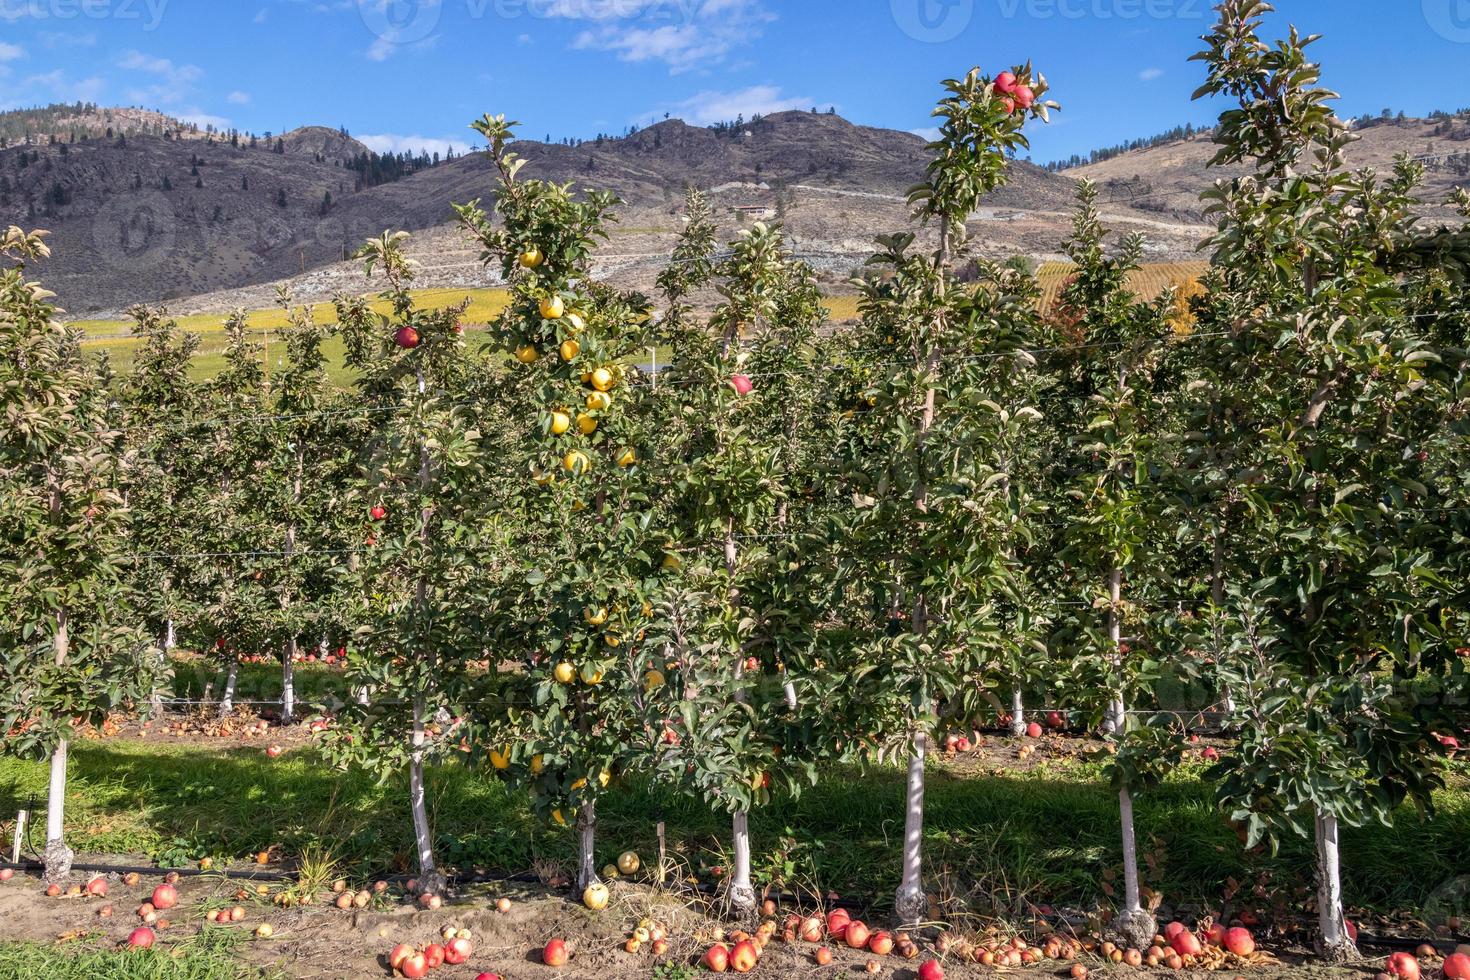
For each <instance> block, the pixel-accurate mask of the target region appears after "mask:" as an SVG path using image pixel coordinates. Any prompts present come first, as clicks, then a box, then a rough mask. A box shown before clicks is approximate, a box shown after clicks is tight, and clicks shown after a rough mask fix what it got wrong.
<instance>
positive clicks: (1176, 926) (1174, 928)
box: [1164, 922, 1187, 940]
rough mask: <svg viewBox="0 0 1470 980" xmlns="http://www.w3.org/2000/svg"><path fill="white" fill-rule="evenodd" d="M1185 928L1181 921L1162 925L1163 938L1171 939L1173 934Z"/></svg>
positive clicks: (1175, 934) (1177, 933)
mask: <svg viewBox="0 0 1470 980" xmlns="http://www.w3.org/2000/svg"><path fill="white" fill-rule="evenodd" d="M1186 928H1187V926H1185V924H1184V923H1182V922H1171V923H1169V924H1168V925H1166V926H1164V938H1165V939H1166V940H1172V939H1173V938H1174V937H1175V936H1177V935H1179V934H1180V933H1181V932H1183V931H1184V930H1185V929H1186Z"/></svg>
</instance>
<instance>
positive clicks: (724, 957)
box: [704, 943, 730, 973]
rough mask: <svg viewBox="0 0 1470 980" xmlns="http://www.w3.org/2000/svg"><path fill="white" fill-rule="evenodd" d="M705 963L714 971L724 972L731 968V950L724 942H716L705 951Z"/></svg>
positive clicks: (707, 967) (706, 966)
mask: <svg viewBox="0 0 1470 980" xmlns="http://www.w3.org/2000/svg"><path fill="white" fill-rule="evenodd" d="M704 965H705V968H706V969H708V970H709V971H710V972H712V973H724V972H725V971H726V970H728V969H729V968H730V951H729V950H728V949H726V948H725V947H724V945H723V944H722V943H715V944H714V945H713V946H711V947H710V948H709V949H707V950H705V951H704Z"/></svg>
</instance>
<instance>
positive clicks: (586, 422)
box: [577, 412, 597, 436]
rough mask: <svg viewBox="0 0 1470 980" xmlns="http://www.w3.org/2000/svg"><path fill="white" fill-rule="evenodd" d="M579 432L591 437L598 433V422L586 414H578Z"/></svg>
mask: <svg viewBox="0 0 1470 980" xmlns="http://www.w3.org/2000/svg"><path fill="white" fill-rule="evenodd" d="M577 431H578V432H580V433H582V435H584V436H590V435H591V434H592V433H594V432H596V431H597V420H596V419H595V418H593V417H592V416H590V415H588V414H587V413H586V412H579V413H578V414H577Z"/></svg>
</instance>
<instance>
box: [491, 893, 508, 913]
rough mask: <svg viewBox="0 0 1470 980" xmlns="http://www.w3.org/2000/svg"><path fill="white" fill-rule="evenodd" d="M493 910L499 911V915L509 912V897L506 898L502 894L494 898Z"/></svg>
mask: <svg viewBox="0 0 1470 980" xmlns="http://www.w3.org/2000/svg"><path fill="white" fill-rule="evenodd" d="M495 911H497V912H499V913H500V914H501V915H504V914H505V913H507V912H509V911H510V899H508V898H506V897H505V896H504V895H502V896H501V897H500V898H497V899H496V900H495Z"/></svg>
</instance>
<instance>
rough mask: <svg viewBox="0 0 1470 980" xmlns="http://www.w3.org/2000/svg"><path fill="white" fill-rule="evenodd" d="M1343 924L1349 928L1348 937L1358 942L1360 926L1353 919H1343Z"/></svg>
mask: <svg viewBox="0 0 1470 980" xmlns="http://www.w3.org/2000/svg"><path fill="white" fill-rule="evenodd" d="M1342 924H1343V927H1344V928H1346V929H1347V934H1348V938H1349V939H1351V940H1352V941H1353V942H1354V943H1356V942H1357V941H1358V927H1357V926H1356V925H1355V924H1354V923H1353V920H1352V919H1343V920H1342Z"/></svg>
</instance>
